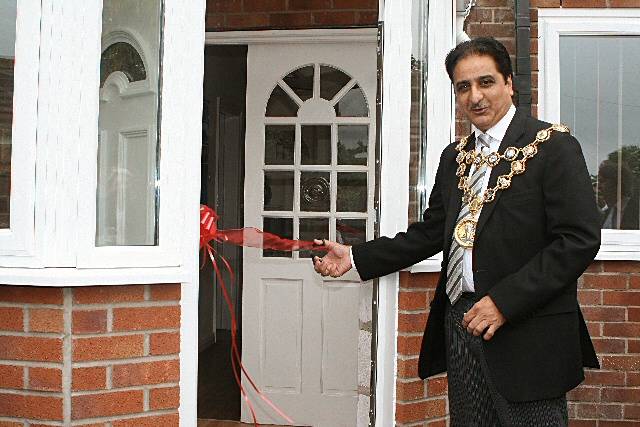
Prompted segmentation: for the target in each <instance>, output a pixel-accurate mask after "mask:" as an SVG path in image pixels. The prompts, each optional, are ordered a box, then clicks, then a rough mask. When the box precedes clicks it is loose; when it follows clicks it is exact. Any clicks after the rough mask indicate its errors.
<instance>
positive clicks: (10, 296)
mask: <svg viewBox="0 0 640 427" xmlns="http://www.w3.org/2000/svg"><path fill="white" fill-rule="evenodd" d="M0 301H3V302H17V303H26V304H58V305H61V304H62V302H63V297H62V288H45V287H39V286H5V285H0Z"/></svg>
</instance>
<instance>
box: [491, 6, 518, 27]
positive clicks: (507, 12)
mask: <svg viewBox="0 0 640 427" xmlns="http://www.w3.org/2000/svg"><path fill="white" fill-rule="evenodd" d="M493 22H497V23H505V22H506V23H511V24H513V23H514V22H515V14H514V12H513V9H511V8H508V9H493Z"/></svg>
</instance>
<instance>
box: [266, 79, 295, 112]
mask: <svg viewBox="0 0 640 427" xmlns="http://www.w3.org/2000/svg"><path fill="white" fill-rule="evenodd" d="M297 115H298V104H296V103H295V102H294V101H293V99H291V97H290V96H289V95H287V93H286V92H285V91H284V90H282V88H281V87H280V86H276V87H275V88H274V89H273V91H272V92H271V96H270V97H269V101H268V102H267V114H266V116H267V117H296V116H297Z"/></svg>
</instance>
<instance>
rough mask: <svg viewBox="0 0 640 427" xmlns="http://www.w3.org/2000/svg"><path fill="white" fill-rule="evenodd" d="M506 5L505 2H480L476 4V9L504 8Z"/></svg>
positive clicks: (487, 0) (479, 0)
mask: <svg viewBox="0 0 640 427" xmlns="http://www.w3.org/2000/svg"><path fill="white" fill-rule="evenodd" d="M505 5H506V2H505V0H478V1H477V2H476V7H483V6H486V7H504V6H505Z"/></svg>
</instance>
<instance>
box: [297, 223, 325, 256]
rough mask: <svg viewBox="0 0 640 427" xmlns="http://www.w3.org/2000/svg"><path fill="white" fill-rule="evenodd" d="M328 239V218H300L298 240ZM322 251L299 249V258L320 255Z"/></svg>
mask: <svg viewBox="0 0 640 427" xmlns="http://www.w3.org/2000/svg"><path fill="white" fill-rule="evenodd" d="M313 239H329V218H302V219H300V240H313ZM323 254H324V252H322V251H300V255H299V257H300V258H310V257H312V256H314V255H318V256H322V255H323Z"/></svg>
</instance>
